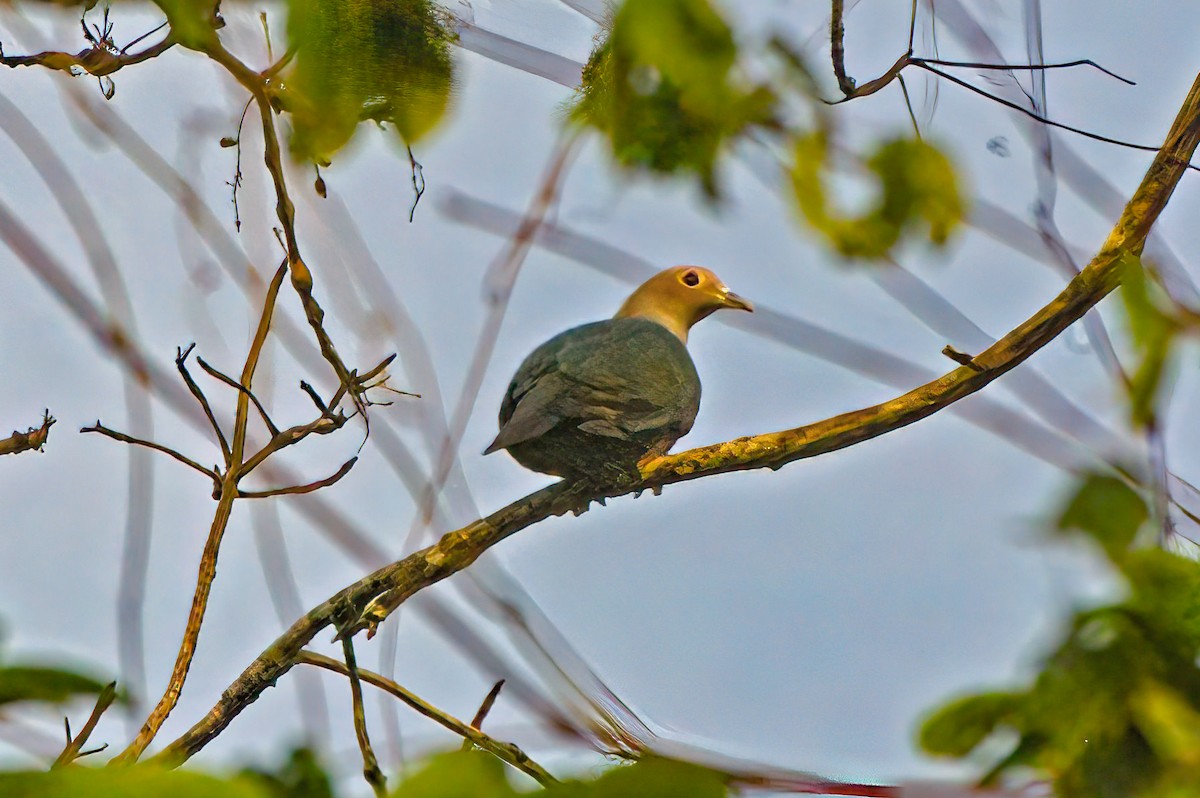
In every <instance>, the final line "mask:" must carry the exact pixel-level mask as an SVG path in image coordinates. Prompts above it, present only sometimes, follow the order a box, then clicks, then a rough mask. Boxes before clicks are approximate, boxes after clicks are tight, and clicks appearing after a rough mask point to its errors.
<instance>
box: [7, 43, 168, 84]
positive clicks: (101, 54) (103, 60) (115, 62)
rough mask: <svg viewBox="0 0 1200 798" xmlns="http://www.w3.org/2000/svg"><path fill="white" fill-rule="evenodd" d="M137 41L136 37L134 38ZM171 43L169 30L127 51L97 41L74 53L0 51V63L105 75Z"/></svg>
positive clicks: (154, 55)
mask: <svg viewBox="0 0 1200 798" xmlns="http://www.w3.org/2000/svg"><path fill="white" fill-rule="evenodd" d="M135 41H138V40H135ZM174 46H175V39H174V37H173V36H172V35H171V34H167V37H166V38H165V39H163V40H162V41H161V42H159V43H158V44H153V45H151V46H149V47H147V48H146V49H145V50H142V51H141V52H138V53H133V54H127V53H126V52H125V50H120V51H115V52H114V51H113V50H110V49H108V48H106V47H103V46H100V45H93V46H91V47H89V48H87V49H86V50H80V51H79V52H78V53H73V54H72V53H64V52H59V51H56V50H47V51H45V52H41V53H35V54H33V55H11V56H9V55H4V54H3V53H0V64H3V65H4V66H8V67H14V68H15V67H19V66H41V67H45V68H47V69H52V70H61V71H63V72H67V73H70V74H74V72H73V70H74V69H76V68H79V69H82V70H84V71H85V72H87V73H88V74H89V75H94V76H96V77H98V78H99V77H107V76H109V75H111V74H113V73H114V72H116V71H117V70H120V69H124V68H125V67H127V66H133V65H134V64H140V63H142V62H143V61H149V60H150V59H152V58H157V57H158V56H160V55H162V54H163V53H165V52H166V51H167V50H170V49H171V48H172V47H174Z"/></svg>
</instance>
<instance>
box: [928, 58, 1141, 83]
mask: <svg viewBox="0 0 1200 798" xmlns="http://www.w3.org/2000/svg"><path fill="white" fill-rule="evenodd" d="M913 60H914V61H922V62H924V63H926V64H933V65H934V66H945V67H962V68H964V69H996V70H1002V71H1005V72H1014V71H1015V72H1030V71H1034V72H1037V71H1041V70H1045V69H1068V68H1070V67H1077V66H1090V67H1092V68H1094V69H1098V70H1100V71H1101V72H1103V73H1104V74H1105V75H1108V76H1109V77H1110V78H1116V79H1117V80H1119V81H1121V82H1122V83H1125V84H1127V85H1129V86H1136V85H1137V83H1136V82H1134V81H1132V80H1130V79H1129V78H1123V77H1121V76H1120V75H1118V74H1117V73H1116V72H1113V71H1111V70H1108V69H1105V68H1104V67H1102V66H1100V65H1099V64H1097V63H1096V62H1095V61H1093V60H1092V59H1090V58H1080V59H1078V60H1076V61H1062V62H1059V63H1056V64H985V63H981V62H979V61H944V60H942V59H940V58H919V59H918V58H914V59H913Z"/></svg>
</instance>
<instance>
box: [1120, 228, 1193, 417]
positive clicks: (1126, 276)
mask: <svg viewBox="0 0 1200 798" xmlns="http://www.w3.org/2000/svg"><path fill="white" fill-rule="evenodd" d="M1118 266H1119V269H1120V273H1121V298H1122V300H1123V301H1124V306H1125V314H1126V316H1127V317H1128V319H1129V331H1130V334H1131V335H1132V337H1133V341H1134V344H1135V345H1136V346H1137V349H1138V354H1139V360H1138V365H1137V368H1136V369H1135V370H1134V372H1133V376H1132V377H1131V378H1130V382H1129V414H1130V418H1131V419H1132V421H1133V423H1134V424H1135V425H1137V426H1145V425H1147V424H1149V423H1151V422H1153V421H1154V417H1155V409H1156V406H1157V403H1158V402H1157V400H1158V395H1159V393H1160V391H1161V390H1162V386H1163V383H1164V381H1165V377H1166V375H1167V373H1168V369H1167V366H1168V364H1169V363H1170V359H1171V354H1172V350H1173V348H1174V343H1175V338H1176V336H1177V334H1178V333H1179V330H1180V324H1179V322H1178V321H1177V320H1176V319H1175V318H1174V316H1173V315H1172V314H1171V312H1170V311H1169V308H1170V305H1171V303H1170V299H1169V298H1168V297H1167V296H1166V293H1165V292H1164V291H1163V290H1162V289H1161V288H1160V287H1159V286H1157V285H1156V284H1155V283H1154V282H1153V281H1151V280H1150V279H1148V275H1147V273H1146V269H1145V267H1144V265H1143V264H1142V261H1141V259H1140V258H1138V257H1137V256H1135V255H1133V254H1131V253H1129V252H1124V253H1122V254H1121V257H1120V261H1119V264H1118Z"/></svg>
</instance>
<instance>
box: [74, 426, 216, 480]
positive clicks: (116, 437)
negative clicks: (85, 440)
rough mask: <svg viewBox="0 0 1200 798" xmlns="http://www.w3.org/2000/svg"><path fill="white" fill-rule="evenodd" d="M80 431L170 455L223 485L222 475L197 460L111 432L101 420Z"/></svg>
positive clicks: (161, 446) (160, 445) (148, 442)
mask: <svg viewBox="0 0 1200 798" xmlns="http://www.w3.org/2000/svg"><path fill="white" fill-rule="evenodd" d="M79 431H80V432H98V433H100V434H101V435H104V436H105V437H108V438H112V439H113V440H114V441H120V442H121V443H129V444H132V445H134V446H144V447H146V448H147V449H153V450H154V451H156V452H162V453H163V454H165V455H169V456H170V457H171V458H173V459H175V460H178V461H179V462H181V463H183V464H184V465H185V466H189V467H190V468H193V469H195V470H196V471H199V472H200V473H201V474H203V475H204V476H206V477H208V478H209V479H211V480H212V481H213V484H215V485H220V484H221V476H220V474H218V473H217V472H216V471H213V470H212V469H211V468H205V467H204V466H202V465H200V464H199V463H197V462H196V461H195V460H193V459H191V458H190V457H188V456H187V455H185V454H182V453H180V452H178V451H176V450H175V449H172V448H171V447H169V446H163V445H162V444H161V443H155V442H154V441H144V440H142V439H141V438H135V437H133V436H132V435H126V434H125V433H123V432H117V431H116V430H111V429H109V428H108V427H105V426H104V425H102V424H101V423H100V421H99V419H97V420H96V423H95V424H93V425H92V426H90V427H81V428H80V430H79Z"/></svg>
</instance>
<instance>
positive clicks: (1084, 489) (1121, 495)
mask: <svg viewBox="0 0 1200 798" xmlns="http://www.w3.org/2000/svg"><path fill="white" fill-rule="evenodd" d="M1148 517H1149V510H1148V509H1147V507H1146V503H1145V501H1143V500H1142V497H1141V496H1139V495H1138V494H1137V492H1136V491H1134V490H1133V488H1130V487H1129V486H1128V485H1126V484H1125V483H1124V482H1122V481H1121V480H1119V479H1117V478H1116V477H1110V476H1106V475H1102V474H1092V475H1090V476H1088V477H1086V478H1085V479H1084V481H1083V483H1082V484H1081V485H1080V486H1079V488H1078V489H1077V490H1076V491H1075V494H1074V495H1073V496H1072V497H1071V499H1070V500H1069V501H1068V502H1067V505H1066V507H1065V508H1064V509H1063V511H1062V513H1061V514H1060V515H1059V517H1058V521H1057V523H1056V527H1057V528H1058V529H1060V530H1070V529H1075V530H1079V531H1081V532H1086V533H1087V534H1089V535H1091V536H1092V537H1093V538H1095V539H1096V542H1097V543H1099V544H1100V545H1101V546H1103V547H1104V550H1105V551H1106V552H1108V554H1109V556H1110V557H1114V558H1116V557H1117V556H1118V555H1120V554H1121V553H1123V552H1124V551H1125V550H1126V549H1128V548H1129V545H1130V544H1131V543H1133V540H1134V537H1135V536H1136V535H1137V532H1138V530H1139V529H1140V528H1141V526H1142V524H1144V523H1145V522H1146V519H1147V518H1148Z"/></svg>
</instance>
